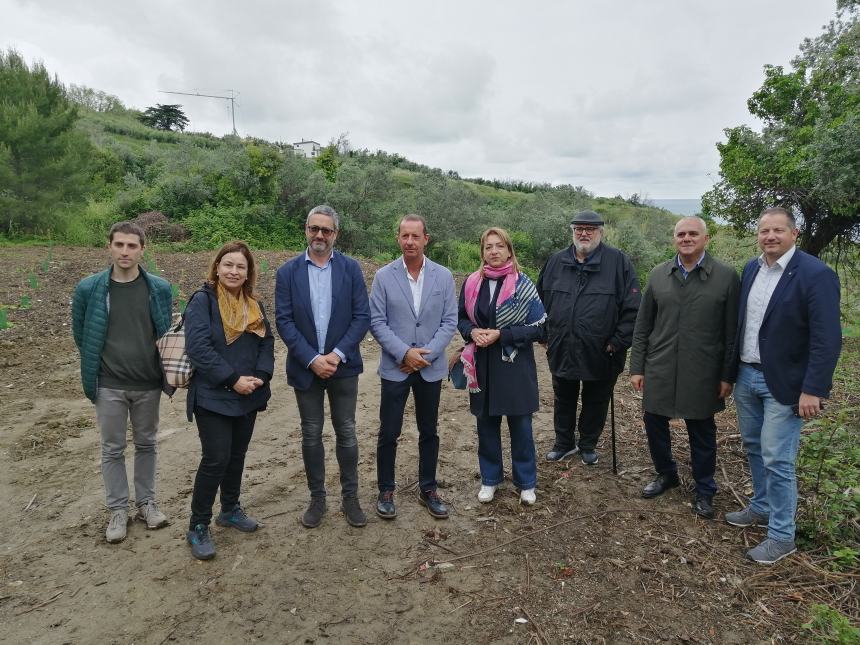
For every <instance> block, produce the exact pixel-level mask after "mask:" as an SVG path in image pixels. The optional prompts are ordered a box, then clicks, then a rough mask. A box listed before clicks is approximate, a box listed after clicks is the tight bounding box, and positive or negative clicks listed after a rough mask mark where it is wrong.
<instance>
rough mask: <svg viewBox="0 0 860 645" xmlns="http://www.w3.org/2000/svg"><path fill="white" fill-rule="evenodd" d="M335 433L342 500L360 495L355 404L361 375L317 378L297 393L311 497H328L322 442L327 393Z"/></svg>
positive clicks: (303, 453) (303, 451)
mask: <svg viewBox="0 0 860 645" xmlns="http://www.w3.org/2000/svg"><path fill="white" fill-rule="evenodd" d="M326 392H328V403H329V408H330V410H331V424H332V426H333V427H334V433H335V437H336V439H335V455H336V456H337V464H338V466H339V467H340V487H341V495H342V496H343V497H356V496H357V495H358V441H357V440H356V438H355V405H356V400H357V399H358V376H350V377H347V378H330V379H321V378H318V377H317V376H314V380H313V382H312V383H311V386H310V387H309V388H308V389H307V390H302V391H300V390H295V393H296V403H297V404H298V407H299V415H300V416H301V419H302V458H303V459H304V462H305V474H306V475H307V478H308V489H310V492H311V497H325V494H326V491H325V448H324V447H323V442H322V431H323V423H324V422H325V409H324V407H325V406H324V403H325V400H324V399H325V393H326Z"/></svg>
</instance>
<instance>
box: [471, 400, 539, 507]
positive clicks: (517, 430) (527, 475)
mask: <svg viewBox="0 0 860 645" xmlns="http://www.w3.org/2000/svg"><path fill="white" fill-rule="evenodd" d="M476 420H477V424H478V465H479V466H480V468H481V483H482V484H484V485H485V486H497V485H499V484H501V483H502V482H503V481H504V479H505V471H504V469H503V467H502V417H500V416H499V417H494V416H489V415H481V416H479V417H476ZM508 429H509V430H510V432H511V473H512V476H511V478H512V479H513V482H514V486H516V487H517V488H519V489H521V490H522V489H528V488H534V487H535V485H536V484H537V460H536V458H535V442H534V440H533V439H532V415H530V414H522V415H508Z"/></svg>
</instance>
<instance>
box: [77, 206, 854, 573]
mask: <svg viewBox="0 0 860 645" xmlns="http://www.w3.org/2000/svg"><path fill="white" fill-rule="evenodd" d="M339 230H340V227H339V217H338V214H337V212H336V211H335V210H334V209H333V208H331V207H330V206H327V205H321V206H317V207H315V208H313V209H311V211H310V213H309V214H308V217H307V220H306V225H305V233H306V238H307V242H308V246H307V249H306V251H305V252H304V253H302V254H300V255H298V256H296V257H294V258H292V259H291V260H289V261H287V262H286V263H285V264H284V265H283V266H281V267H280V268H279V270H278V272H277V276H276V283H275V318H274V321H275V325H274V326H275V328H276V329H277V332H278V334H279V335H280V337H281V339H282V340H283V342H284V343H285V344H286V346H287V350H288V357H287V365H286V372H287V382H288V384H289V385H290V386H291V387H292V388H293V391H294V393H295V397H296V403H297V407H298V411H299V416H300V422H301V433H302V457H303V461H304V468H305V473H306V477H307V483H308V489H309V493H310V502H309V504H308V506H307V509H306V510H305V512H304V514H303V515H302V517H301V523H302V524H303V525H304V526H305V527H307V528H315V527H318V526H319V525H320V524H321V523H322V521H323V518H324V516H325V514H326V512H327V501H326V497H327V492H326V487H325V448H324V444H323V438H322V434H323V433H322V431H323V426H324V420H325V398H326V394H327V395H328V406H329V414H330V419H331V424H332V426H333V428H334V434H335V456H336V459H337V463H338V467H339V474H340V487H341V491H340V492H341V509H342V511H343V514H344V516H345V518H346V521H347V522H348V523H349V524H350V525H352V526H355V527H362V526H364V525H366V523H367V516H366V514H365V513H364V511H363V509H362V507H361V504H360V502H359V482H358V441H357V438H356V423H355V411H356V403H357V398H358V378H359V374H361V372H362V371H363V363H362V357H361V352H360V343H361V341H362V339H363V338H364V337H365V335H366V333H367V331H368V330H369V331H370V333H371V335H372V336H373V338H374V339H376V341H377V342H378V343H379V345H380V346H381V350H382V351H381V356H380V360H379V370H378V372H379V376H380V379H381V394H380V404H379V432H378V436H377V447H376V471H377V487H378V495H377V498H376V513H377V514H378V515H379V516H380V517H381V518H383V519H386V520H391V519H393V518H395V517H396V515H397V508H396V503H397V502H396V500H395V489H396V478H395V462H396V455H397V442H398V438H399V437H400V434H401V431H402V426H403V416H404V410H405V406H406V402H407V400H408V398H409V394H410V392H411V393H412V397H413V401H414V406H415V418H416V425H417V428H418V486H417V500H418V502H419V503H420V504H422V505H423V506H424V507H426V508H427V510H428V512H429V513H430V514H431V515H432V516H433V517H435V518H447V517H448V508H447V506H446V505H445V503H444V501H443V500H442V499H441V498H440V497H439V495H438V493H437V482H436V470H437V461H438V454H439V435H438V430H437V425H438V423H437V421H438V410H439V402H440V397H441V390H442V381H443V380H445V378H446V377H447V376H448V374H449V369H450V366H451V364H454V365H457V366H458V367H459V368H461V369H462V373H463V376H464V378H465V383H466V387H467V389H468V392H469V406H470V411H471V413H472V414H473V415H474V416H475V418H476V428H477V437H478V465H479V469H480V475H481V486H480V490H479V491H478V494H477V496H478V500H479V501H480V502H482V503H489V502H491V501H492V500H493V499H494V496H495V494H496V491H497V489H498V487H499V485H500V484H501V483H502V482H503V481H504V467H503V462H502V431H501V426H502V417H507V425H508V429H509V434H510V454H511V479H512V481H513V484H514V485H515V486H516V487H517V488H518V489H519V491H520V501H521V502H522V503H523V504H526V505H531V504H534V503H535V502H536V498H537V496H536V488H537V457H536V452H535V445H534V439H533V436H532V415H533V414H534V412H536V411H537V410H538V407H539V398H538V380H537V369H536V365H535V359H534V345H535V343H538V344H539V345H540V346H542V347H544V348H545V351H546V356H547V361H548V365H549V369H550V372H551V374H552V387H553V394H554V398H553V426H554V431H555V441H554V444H553V446H552V449H551V450H550V451H549V452H548V453H547V454H546V456H545V459H546V460H547V461H561V460H565V459H568V458H570V457H572V456H573V455H576V454H578V455H579V457H580V459H581V460H582V463H583V464H585V465H586V466H593V465H594V464H596V463H598V461H599V455H598V453H597V443H598V440H599V438H600V435H601V432H602V430H603V426H604V424H605V421H606V416H607V411H608V406H609V402H610V398H611V396H612V392H613V390H614V388H615V385H616V381H617V379H618V376H619V375H620V374H621V373H622V372H623V370H624V366H625V364H626V358H627V351H628V349H630V350H631V359H630V380H631V384H632V386H633V387H634V388H635V389H636V390H637V391H640V392H642V401H643V404H642V407H643V413H644V417H643V418H644V427H645V433H646V436H647V441H648V447H649V450H650V453H651V457H652V460H653V464H654V468H655V471H656V478H655V479H654V480H653V481H652V482H650V483H649V484H648V485H647V486H645V488H644V489H643V491H642V495H643V497H646V498H652V497H656V496H658V495H661V494H662V493H664V492H665V491H667V490H669V489H671V488H673V487H677V486H678V485H679V479H678V473H677V464H676V463H675V461H674V460H673V458H672V450H671V434H670V430H669V421H670V419H672V418H678V419H684V420H685V423H686V427H687V433H688V436H689V443H690V455H691V470H692V473H693V479H694V480H695V496H694V498H693V503H692V508H693V511H694V512H695V513H696V514H697V515H699V516H701V517H704V518H708V519H711V518H713V517H715V511H714V506H713V497H714V495H715V493H716V492H717V486H716V482H715V480H714V470H715V466H716V450H717V448H716V425H715V422H714V414H715V413H716V412H718V411H719V410H722V409H723V408H724V407H725V402H726V399H727V398H728V397H729V396H730V395H731V394H732V390H733V388H734V398H735V403H736V406H737V410H738V423H739V427H740V432H741V436H742V438H743V443H744V446H745V449H746V451H747V455H748V459H749V465H750V471H751V474H752V479H753V490H754V494H753V497H752V499H751V500H750V503H749V505H748V506H747V507H746V508H744V509H741V510H740V511H735V512H729V513H726V514H725V520H726V521H727V522H728V523H729V524H732V525H734V526H742V527H745V526H756V525H760V526H767V527H768V533H767V538H766V539H765V540H764V541H763V542H761V543H760V544H758V545H757V546H755V547H754V548H752V549H751V550H749V551H748V553H747V557H749V558H750V559H752V560H755V561H757V562H760V563H768V564H769V563H773V562H776V561H777V560H779V559H781V558H783V557H785V556H786V555H789V554H790V553H792V552H794V551H795V544H794V531H795V525H794V516H795V512H796V506H797V485H796V479H795V472H794V467H795V459H796V455H797V449H798V443H799V437H800V430H801V426H802V424H803V420H804V419H809V418H811V417H813V416H815V415H816V414H818V413H819V412H820V410H821V407H822V405H821V402H822V399H823V398H826V397H827V396H828V395H829V392H830V389H831V382H832V375H833V371H834V369H835V365H836V361H837V359H838V356H839V352H840V347H841V330H840V325H839V282H838V278H837V276H836V274H835V273H834V272H833V271H832V270H831V269H830V268H828V267H827V266H826V265H825V264H823V263H822V262H820V261H819V260H818V259H816V258H814V257H812V256H810V255H807V254H806V253H804V252H802V251H800V250H798V249H796V248H795V240H796V238H797V234H798V231H797V227H796V224H795V220H794V217H793V215H792V214H791V213H790V212H789V211H787V210H785V209H782V208H769V209H766V210H765V211H764V212H763V213H762V214H761V215H760V217H759V221H758V233H757V234H758V243H759V247H760V248H761V250H762V254H761V255H760V256H759V257H757V258H755V259H753V260H751V261H750V262H749V263H748V264H747V265H746V267H745V268H744V270H743V273H742V276H741V278H740V279H739V278H738V276H737V273H736V272H735V270H734V269H733V268H732V267H730V266H728V265H726V264H724V263H722V262H720V261H718V260H716V259H715V258H713V257H712V256H711V255H710V254H709V253H708V252H707V251H706V247H707V244H708V240H709V238H708V230H707V225H706V223H705V222H704V221H703V220H702V219H701V218H698V217H685V218H682V219H680V220H679V221H678V223H677V224H676V225H675V229H674V244H675V248H676V251H677V253H676V254H675V255H674V257H673V258H672V259H671V260H668V261H666V262H664V263H662V264H660V265H658V266H657V267H655V268H654V269H653V270H652V271H651V273H650V275H649V278H648V283H647V285H646V287H645V290H644V293H640V288H639V282H638V279H637V276H636V272H635V270H634V267H633V264H632V262H631V260H630V258H629V257H628V256H627V255H626V254H625V253H623V252H622V251H621V250H619V249H615V248H613V247H611V246H609V245H608V244H606V242H605V241H604V239H603V236H604V221H603V219H602V218H601V216H600V215H599V214H597V213H595V212H592V211H584V212H581V213H577V214H576V215H575V216H574V218H573V220H572V222H571V230H572V235H573V237H572V242H573V243H572V244H571V246H570V247H569V248H567V249H564V250H562V251H559V252H558V253H556V254H555V255H553V256H552V257H551V258H550V259H549V260H548V261H547V263H546V264H545V266H544V267H543V269H542V270H541V272H540V275H539V277H538V280H537V282H536V283H533V282H532V281H531V280H530V279H529V277H528V276H527V275H526V274H525V273H524V272H522V271H521V268H520V266H519V264H518V262H517V258H516V253H515V250H514V247H513V243H512V241H511V237H510V235H509V234H508V233H507V232H506V231H505V230H504V229H501V228H497V227H493V228H489V229H487V230H486V231H485V232H484V233H483V235H482V236H481V239H480V251H481V263H480V267H479V268H478V269H477V270H476V271H475V272H474V273H472V274H471V275H469V276H468V277H467V278H466V279H465V281H464V283H463V286H462V289H461V290H460V294H459V300H458V298H457V295H456V288H455V285H454V279H453V276H452V274H451V272H450V271H449V270H448V269H446V268H445V267H443V266H441V265H439V264H437V263H435V262H433V261H432V260H430V259H429V258H428V257H427V256H426V255H425V253H424V251H425V248H426V246H427V244H428V242H429V241H430V235H429V232H428V230H427V223H426V222H425V220H424V219H423V218H422V217H421V216H419V215H406V216H405V217H403V218H402V219H401V220H400V222H399V225H398V230H397V242H398V244H399V246H400V249H401V252H402V255H401V256H400V257H399V258H398V259H396V260H395V261H393V262H391V263H390V264H388V265H386V266H384V267H383V268H381V269H380V270H379V271H377V272H376V274H375V276H374V278H373V284H372V287H371V290H370V294H369V296H368V293H367V289H366V287H365V282H364V277H363V275H362V272H361V268H360V266H359V264H358V262H357V261H356V260H355V259H353V258H350V257H348V256H346V255H344V254H342V253H340V252H339V251H337V250H335V248H334V246H335V241H336V239H337V236H338V232H339ZM144 247H145V235H144V232H143V231H142V230H141V229H140V228H139V227H138V226H136V225H135V224H133V223H129V222H121V223H118V224H115V225H114V226H113V227H112V228H111V231H110V234H109V242H108V249H109V253H110V256H111V266H110V267H108V269H107V270H105V271H102V272H101V273H98V274H96V275H93V276H90V277H88V278H86V279H84V280H82V281H81V282H80V283H79V284H78V286H77V288H76V290H75V295H74V299H73V331H74V337H75V342H76V344H77V346H78V348H79V350H80V353H81V378H82V382H83V388H84V392H85V394H86V395H87V396H88V398H90V399H91V400H92V401H93V402H94V403H95V406H96V414H97V421H98V426H99V429H100V433H101V439H102V441H101V445H102V474H103V479H104V485H105V492H106V500H107V506H108V508H109V510H110V511H111V518H110V521H109V523H108V527H107V530H106V539H107V541H108V542H112V543H113V542H119V541H122V540H123V539H125V537H126V526H127V523H128V520H129V516H128V502H129V490H128V482H127V478H126V473H125V462H124V457H123V454H124V449H125V445H126V424H127V422H128V419H129V418H130V419H131V425H132V433H133V442H134V445H135V468H134V485H135V502H136V505H137V508H138V512H137V517H138V518H139V519H141V520H142V521H144V522H145V523H146V525H147V527H148V528H151V529H155V528H159V527H161V526H164V525H165V524H167V518H166V517H165V515H164V514H163V513H162V512H161V510H160V509H159V508H158V505H157V503H156V499H155V460H156V440H155V435H156V430H157V426H158V408H159V400H160V393H161V392H160V390H161V388H162V384H163V378H162V373H161V369H160V364H159V357H158V354H157V351H156V349H155V340H156V339H157V338H158V337H160V336H161V335H162V334H163V333H164V332H165V331H166V330H167V329H168V327H169V326H170V320H171V306H172V297H171V289H170V285H169V284H168V283H167V282H166V281H165V280H164V279H162V278H160V277H158V276H154V275H151V274H149V273H147V272H146V271H145V270H144V269H143V268H142V267H141V266H140V262H141V260H142V258H143V251H144ZM255 283H256V264H255V262H254V257H253V254H252V253H251V251H250V249H249V248H248V246H247V245H246V244H244V243H243V242H231V243H228V244H226V245H224V246H223V247H222V248H221V249H220V250H219V251H218V253H217V254H216V256H215V259H214V260H213V262H212V264H211V266H210V268H209V274H208V276H207V280H206V283H205V284H204V285H203V287H202V288H201V289H200V290H198V291H197V292H195V293H194V294H193V295H192V297H191V298H190V299H189V302H188V306H187V308H186V311H185V313H184V329H185V338H186V352H187V354H188V357H189V358H190V360H191V363H192V365H193V367H194V375H193V377H192V379H191V383H190V386H189V390H188V397H187V414H188V420H189V421H191V420H192V419H193V420H194V421H196V424H197V429H198V434H199V437H200V443H201V453H202V454H201V460H200V464H199V467H198V470H197V475H196V478H195V482H194V489H193V494H192V500H191V517H190V521H189V530H188V532H187V541H188V543H189V545H190V546H191V552H192V554H193V556H194V557H196V558H198V559H209V558H212V557H214V555H215V545H214V543H213V541H212V536H211V534H210V532H209V525H210V523H211V519H212V509H213V505H214V503H215V497H216V495H217V494H218V491H219V490H220V504H221V510H220V512H219V514H218V515H217V517H216V519H215V522H216V524H218V525H221V526H226V527H234V528H236V529H238V530H240V531H247V532H251V531H254V530H256V529H257V527H258V522H257V521H256V520H255V519H254V518H252V517H249V516H248V515H247V514H246V513H245V511H244V509H243V508H242V506H241V503H240V488H241V479H242V472H243V469H244V461H245V454H246V452H247V449H248V445H249V442H250V439H251V436H252V433H253V430H254V423H255V419H256V415H257V413H258V412H260V411H262V410H264V409H265V408H266V405H267V402H268V400H269V398H270V396H271V390H270V382H271V379H272V376H273V374H274V336H273V332H272V325H271V323H270V321H269V318H268V317H267V315H266V312H265V310H264V308H263V305H262V303H261V302H260V301H259V299H258V298H257V296H256V294H255V291H254V287H255ZM457 332H459V334H460V336H461V337H462V340H463V343H464V346H463V347H462V349H461V350H459V351H458V352H457V353H456V355H455V356H454V357H453V360H452V361H449V357H448V356H447V355H446V350H447V348H448V346H449V343H450V341H451V340H452V338H453V337H454V335H455V334H456V333H457ZM577 411H579V414H578V416H577ZM577 431H578V432H577Z"/></svg>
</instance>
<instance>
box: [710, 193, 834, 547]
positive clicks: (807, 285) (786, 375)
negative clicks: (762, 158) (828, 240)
mask: <svg viewBox="0 0 860 645" xmlns="http://www.w3.org/2000/svg"><path fill="white" fill-rule="evenodd" d="M796 239H797V226H796V223H795V220H794V216H793V215H792V214H791V213H790V212H788V211H787V210H785V209H783V208H767V209H765V210H764V211H763V212H762V214H761V216H760V217H759V221H758V244H759V248H761V250H762V254H761V256H759V257H758V258H754V259H753V260H751V261H750V262H749V263H747V265H746V266H745V267H744V271H743V275H742V276H741V300H740V316H739V320H738V342H737V347H738V348H739V354H738V358H739V360H740V365H739V369H738V377H737V384H736V385H735V404H736V406H737V410H738V426H739V428H740V431H741V437H742V438H743V442H744V447H745V448H746V451H747V458H748V460H749V465H750V472H751V474H752V480H753V497H752V499H751V500H750V503H749V506H747V507H746V508H744V509H743V510H741V511H736V512H732V513H726V522H728V523H729V524H732V525H733V526H757V525H758V526H767V538H766V539H765V540H764V541H763V542H761V543H760V544H758V545H757V546H755V547H753V548H752V549H750V550H749V551H748V552H747V557H748V558H749V559H751V560H754V561H756V562H759V563H761V564H773V563H774V562H776V561H778V560H781V559H782V558H784V557H785V556H787V555H790V554H791V553H794V552H795V551H796V548H795V544H794V532H795V523H794V515H795V512H796V510H797V481H796V478H795V472H794V463H795V459H796V458H797V450H798V444H799V443H800V430H801V427H802V426H803V421H804V420H806V419H811V418H812V417H814V416H815V415H817V414H818V413H819V412H820V411H821V407H822V405H821V402H822V399H825V398H827V397H828V396H829V395H830V389H831V387H832V381H833V370H834V369H835V368H836V361H837V360H838V359H839V352H840V349H841V345H842V334H841V328H840V325H839V278H838V277H837V276H836V273H834V272H833V270H832V269H831V268H830V267H828V266H827V265H826V264H824V263H823V262H821V261H820V260H818V259H817V258H815V257H813V256H811V255H808V254H807V253H804V252H803V251H800V250H799V249H796V248H795V246H794V243H795V240H796Z"/></svg>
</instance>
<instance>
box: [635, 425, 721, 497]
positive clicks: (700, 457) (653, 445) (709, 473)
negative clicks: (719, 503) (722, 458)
mask: <svg viewBox="0 0 860 645" xmlns="http://www.w3.org/2000/svg"><path fill="white" fill-rule="evenodd" d="M644 420H645V434H647V435H648V449H649V450H650V451H651V461H653V462H654V469H655V470H656V471H657V474H658V475H669V476H676V475H677V474H678V464H676V463H675V460H674V459H673V458H672V434H671V432H670V431H669V417H664V416H662V415H660V414H652V413H651V412H646V413H645V416H644ZM684 423H686V424H687V436H688V437H689V438H690V468H691V469H692V471H693V479H695V480H696V493H697V494H699V495H703V496H705V497H713V496H714V494H715V493H716V492H717V482H716V481H714V470H715V469H716V467H717V426H716V424H715V423H714V417H712V416H711V417H708V418H707V419H684Z"/></svg>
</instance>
